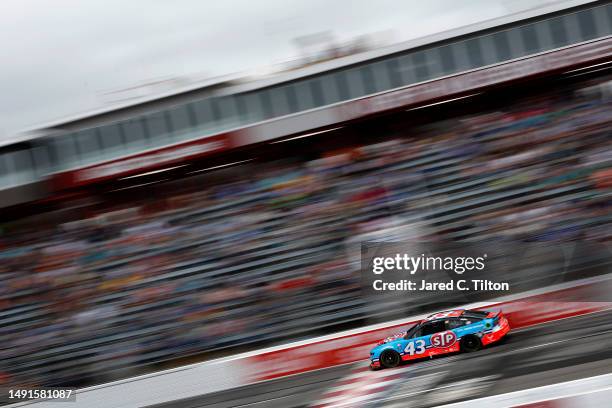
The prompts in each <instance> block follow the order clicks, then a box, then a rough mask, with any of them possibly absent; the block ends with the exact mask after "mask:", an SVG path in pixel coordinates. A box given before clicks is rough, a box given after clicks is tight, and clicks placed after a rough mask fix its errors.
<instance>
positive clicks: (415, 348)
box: [404, 320, 447, 360]
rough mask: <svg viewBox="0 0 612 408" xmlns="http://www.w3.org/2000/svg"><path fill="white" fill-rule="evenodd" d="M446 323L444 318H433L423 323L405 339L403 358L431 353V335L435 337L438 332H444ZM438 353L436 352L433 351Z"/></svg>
mask: <svg viewBox="0 0 612 408" xmlns="http://www.w3.org/2000/svg"><path fill="white" fill-rule="evenodd" d="M445 332H447V330H446V323H445V321H444V320H434V321H431V322H427V323H423V324H422V325H421V327H419V329H418V330H417V331H416V332H415V333H414V335H413V336H412V337H411V338H410V339H406V344H405V347H404V353H405V357H404V359H405V360H410V359H415V358H422V357H427V356H430V355H432V351H434V349H433V348H432V337H433V338H434V340H435V339H437V337H438V336H439V334H438V333H445ZM437 341H438V340H435V342H437ZM433 354H438V353H435V352H434V353H433Z"/></svg>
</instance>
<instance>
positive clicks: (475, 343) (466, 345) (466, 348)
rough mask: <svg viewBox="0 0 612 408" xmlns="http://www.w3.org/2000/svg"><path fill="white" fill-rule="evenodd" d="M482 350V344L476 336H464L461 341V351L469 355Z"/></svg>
mask: <svg viewBox="0 0 612 408" xmlns="http://www.w3.org/2000/svg"><path fill="white" fill-rule="evenodd" d="M481 348H482V342H481V341H480V339H479V338H478V337H476V336H472V335H470V336H465V337H464V338H462V339H461V351H463V352H465V353H471V352H473V351H478V350H480V349H481Z"/></svg>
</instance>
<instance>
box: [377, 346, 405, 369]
mask: <svg viewBox="0 0 612 408" xmlns="http://www.w3.org/2000/svg"><path fill="white" fill-rule="evenodd" d="M379 361H380V365H381V366H382V367H384V368H393V367H397V366H398V365H399V363H400V362H401V361H402V358H401V357H400V355H399V353H398V352H397V351H395V350H385V351H383V352H382V353H381V354H380V359H379Z"/></svg>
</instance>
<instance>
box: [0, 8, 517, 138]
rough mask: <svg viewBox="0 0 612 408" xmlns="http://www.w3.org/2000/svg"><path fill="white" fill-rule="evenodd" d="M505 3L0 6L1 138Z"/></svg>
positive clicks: (421, 30) (463, 20)
mask: <svg viewBox="0 0 612 408" xmlns="http://www.w3.org/2000/svg"><path fill="white" fill-rule="evenodd" d="M520 1H522V0H520ZM503 3H504V1H503V0H464V1H462V2H461V7H457V4H458V3H457V2H456V1H454V0H430V1H426V2H421V1H416V0H413V1H403V2H402V1H397V0H393V1H391V0H377V1H373V0H335V1H329V0H310V1H305V0H300V1H297V0H261V1H258V2H254V1H252V0H227V1H223V2H210V1H200V0H177V1H173V2H169V1H163V0H130V1H124V0H122V1H119V0H104V1H102V0H90V1H87V2H83V1H80V0H54V1H53V2H51V3H50V2H49V1H47V0H2V2H0V41H1V44H0V53H1V54H0V58H1V61H2V64H3V69H2V76H1V77H0V89H2V92H1V93H0V117H2V118H3V120H2V122H1V123H0V138H2V137H7V136H8V135H10V134H11V133H14V132H17V131H18V130H20V129H23V128H28V127H33V126H35V125H36V124H39V123H41V122H46V121H50V120H53V119H56V118H61V117H65V116H70V115H72V114H75V113H77V112H86V111H89V110H93V109H96V108H100V107H101V106H102V105H104V104H105V103H107V101H106V100H105V99H104V98H103V97H102V94H103V93H105V92H108V91H111V90H117V89H121V88H124V87H129V86H132V85H134V84H138V83H143V82H146V81H148V80H151V79H156V78H168V77H176V76H190V75H198V76H201V75H208V76H216V75H220V74H226V73H232V72H240V71H244V70H250V69H254V68H257V67H261V66H266V65H270V64H273V63H278V62H280V61H284V60H288V59H290V58H294V57H295V56H296V53H297V52H298V51H297V49H296V48H295V46H294V45H293V43H292V42H291V40H292V39H293V38H295V37H298V36H302V35H306V34H312V33H316V32H320V31H326V30H330V31H332V32H333V33H334V35H335V36H336V37H337V38H338V39H340V40H342V39H347V38H350V37H354V36H357V35H360V34H364V33H368V32H377V31H382V30H389V29H393V30H394V31H395V33H396V35H395V38H396V39H397V40H406V39H409V38H414V37H419V36H422V35H426V34H431V33H433V32H437V31H440V30H444V29H448V28H452V27H455V26H459V25H464V24H467V23H470V22H475V21H479V20H483V19H488V18H492V17H496V16H499V15H501V14H503V13H504V12H505V10H506V9H505V8H504V6H503ZM506 3H507V1H506ZM2 132H4V133H2Z"/></svg>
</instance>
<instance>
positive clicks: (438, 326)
mask: <svg viewBox="0 0 612 408" xmlns="http://www.w3.org/2000/svg"><path fill="white" fill-rule="evenodd" d="M443 331H446V324H445V323H444V320H437V321H433V322H429V323H427V324H424V325H423V327H422V328H421V336H429V335H430V334H434V333H439V332H443Z"/></svg>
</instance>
